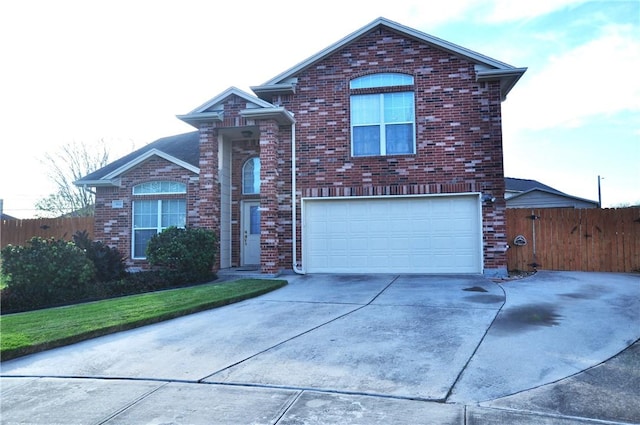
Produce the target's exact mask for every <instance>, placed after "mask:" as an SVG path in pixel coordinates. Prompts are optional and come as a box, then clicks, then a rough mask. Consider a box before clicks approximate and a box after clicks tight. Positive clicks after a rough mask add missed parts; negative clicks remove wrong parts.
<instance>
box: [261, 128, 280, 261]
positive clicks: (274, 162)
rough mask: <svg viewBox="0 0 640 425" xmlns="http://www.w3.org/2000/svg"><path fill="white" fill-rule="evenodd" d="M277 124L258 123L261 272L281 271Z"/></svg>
mask: <svg viewBox="0 0 640 425" xmlns="http://www.w3.org/2000/svg"><path fill="white" fill-rule="evenodd" d="M278 139H279V130H278V124H277V123H276V122H275V121H273V120H265V121H261V122H260V181H261V183H260V209H261V213H260V228H261V230H260V250H261V251H260V263H261V265H262V270H261V271H262V273H269V274H276V273H279V271H280V265H279V261H278V256H279V245H280V239H279V234H278V229H277V223H278V185H277V183H278V171H277V167H278V155H277V147H278Z"/></svg>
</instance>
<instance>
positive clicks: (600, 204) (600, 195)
mask: <svg viewBox="0 0 640 425" xmlns="http://www.w3.org/2000/svg"><path fill="white" fill-rule="evenodd" d="M602 178H603V179H604V177H602ZM600 180H601V178H600V175H599V174H598V208H602V192H601V191H600Z"/></svg>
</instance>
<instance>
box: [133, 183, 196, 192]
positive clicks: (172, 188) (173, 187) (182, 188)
mask: <svg viewBox="0 0 640 425" xmlns="http://www.w3.org/2000/svg"><path fill="white" fill-rule="evenodd" d="M156 193H187V185H186V184H184V183H178V182H168V181H155V182H146V183H142V184H139V185H136V186H134V187H133V194H134V195H149V194H156Z"/></svg>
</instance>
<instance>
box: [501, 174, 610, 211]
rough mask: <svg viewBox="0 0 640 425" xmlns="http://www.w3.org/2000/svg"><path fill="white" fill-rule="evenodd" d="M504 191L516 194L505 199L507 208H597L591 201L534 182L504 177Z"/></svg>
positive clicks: (596, 204)
mask: <svg viewBox="0 0 640 425" xmlns="http://www.w3.org/2000/svg"><path fill="white" fill-rule="evenodd" d="M504 181H505V190H506V191H507V192H518V193H517V194H515V195H512V196H510V197H508V198H506V201H507V207H521V208H525V207H530V208H545V207H574V208H597V207H598V202H597V201H592V200H591V199H585V198H579V197H577V196H572V195H568V194H566V193H564V192H561V191H559V190H557V189H554V188H552V187H551V186H547V185H546V184H543V183H540V182H538V181H536V180H525V179H515V178H512V177H505V179H504Z"/></svg>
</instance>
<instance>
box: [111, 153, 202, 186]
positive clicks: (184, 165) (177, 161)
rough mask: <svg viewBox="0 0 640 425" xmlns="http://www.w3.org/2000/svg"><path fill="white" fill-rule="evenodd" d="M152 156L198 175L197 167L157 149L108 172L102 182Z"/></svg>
mask: <svg viewBox="0 0 640 425" xmlns="http://www.w3.org/2000/svg"><path fill="white" fill-rule="evenodd" d="M152 156H159V157H160V158H163V159H166V160H167V161H169V162H172V163H174V164H176V165H177V166H179V167H182V168H185V169H187V170H189V171H191V172H193V173H195V174H200V168H198V167H194V166H193V165H191V164H189V163H187V162H184V161H182V160H181V159H178V158H176V157H175V156H171V155H169V154H167V153H165V152H162V151H160V150H158V149H151V150H148V151H147V152H145V153H143V154H142V155H140V156H138V157H136V158H135V159H133V160H132V161H129V162H128V163H126V164H124V165H123V166H121V167H118V168H117V169H115V170H114V171H112V172H110V173H109V174H107V175H106V176H104V177H103V179H104V180H111V179H114V178H116V177H117V176H119V175H120V174H122V173H124V172H126V171H129V170H130V169H132V168H134V167H136V166H137V165H140V164H141V163H142V162H144V161H146V160H147V159H149V158H151V157H152Z"/></svg>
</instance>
